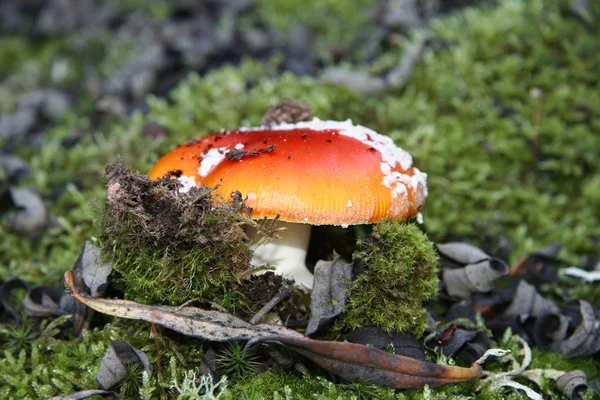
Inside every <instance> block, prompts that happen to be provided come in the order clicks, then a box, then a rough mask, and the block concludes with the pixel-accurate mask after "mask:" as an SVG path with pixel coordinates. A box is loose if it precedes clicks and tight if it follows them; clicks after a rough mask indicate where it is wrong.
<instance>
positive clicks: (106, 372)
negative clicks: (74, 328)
mask: <svg viewBox="0 0 600 400" xmlns="http://www.w3.org/2000/svg"><path fill="white" fill-rule="evenodd" d="M138 361H139V362H141V363H142V364H143V365H144V369H145V370H146V373H147V374H148V377H152V366H151V365H150V361H149V360H148V357H147V356H146V354H144V352H142V351H140V350H137V349H136V348H135V347H133V346H132V345H130V344H129V343H127V342H126V341H124V340H114V341H112V342H111V343H110V346H109V347H108V349H107V350H106V354H104V357H102V362H101V364H100V368H99V369H98V373H97V374H96V381H98V384H99V385H100V387H101V388H102V389H110V388H112V387H114V386H116V385H117V384H118V383H119V382H121V381H122V380H123V379H125V377H126V376H127V368H126V365H128V364H132V363H135V362H138Z"/></svg>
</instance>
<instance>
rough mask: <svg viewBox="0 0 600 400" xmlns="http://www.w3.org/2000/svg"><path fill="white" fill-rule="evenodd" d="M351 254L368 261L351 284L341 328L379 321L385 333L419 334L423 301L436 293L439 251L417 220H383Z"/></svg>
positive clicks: (337, 326)
mask: <svg viewBox="0 0 600 400" xmlns="http://www.w3.org/2000/svg"><path fill="white" fill-rule="evenodd" d="M353 258H354V259H355V260H358V261H359V262H360V263H361V264H362V265H364V268H365V272H363V273H362V274H360V275H358V277H356V278H355V279H354V281H353V282H352V284H351V285H350V288H349V289H348V303H347V304H346V306H345V307H344V312H343V314H342V316H341V317H340V318H339V319H338V320H337V321H336V328H337V329H341V330H344V329H355V328H359V327H362V326H365V325H375V326H378V327H380V328H381V329H382V330H383V331H385V332H405V333H411V334H413V335H414V336H416V337H420V336H421V335H422V333H423V330H424V329H425V318H426V313H425V308H424V307H423V302H424V301H426V300H428V299H431V298H432V297H434V296H435V295H436V294H437V291H438V286H439V281H438V277H437V262H438V259H437V254H436V253H435V250H434V248H433V243H432V242H431V241H429V239H427V236H426V235H425V234H423V233H422V232H421V231H420V230H419V228H418V227H417V226H416V225H414V224H407V223H404V222H390V221H386V222H381V223H379V224H377V225H375V227H374V228H373V232H372V234H371V235H370V236H368V237H366V238H364V239H359V241H358V249H357V251H356V252H355V253H354V255H353Z"/></svg>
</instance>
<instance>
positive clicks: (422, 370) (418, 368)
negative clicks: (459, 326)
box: [251, 336, 481, 388]
mask: <svg viewBox="0 0 600 400" xmlns="http://www.w3.org/2000/svg"><path fill="white" fill-rule="evenodd" d="M265 340H269V341H276V342H279V343H282V344H284V345H285V346H286V347H287V348H289V349H291V350H293V351H295V352H296V353H298V354H301V355H303V356H304V357H306V358H308V359H310V360H311V361H312V362H314V363H316V364H318V365H319V366H321V367H322V368H324V369H326V370H327V371H329V372H330V373H332V374H334V375H337V376H340V377H342V378H343V379H345V380H347V381H350V382H365V381H366V382H372V383H376V384H378V385H383V386H388V387H392V388H423V387H424V386H425V385H429V386H441V385H447V384H452V383H460V382H466V381H469V380H472V379H475V378H477V377H478V376H479V375H480V374H481V366H480V365H479V364H478V363H473V364H472V366H471V368H462V367H455V366H450V365H439V364H433V363H429V362H423V361H419V360H416V359H414V358H410V357H405V356H401V355H396V354H390V353H388V352H386V351H383V350H379V349H375V348H372V347H368V346H364V345H362V344H356V343H348V342H334V341H324V340H314V339H309V338H305V337H292V336H286V337H279V338H277V337H272V338H267V337H261V338H257V339H255V340H252V341H251V343H256V342H259V341H265Z"/></svg>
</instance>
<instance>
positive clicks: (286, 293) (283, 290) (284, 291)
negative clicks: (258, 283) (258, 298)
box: [250, 283, 291, 325]
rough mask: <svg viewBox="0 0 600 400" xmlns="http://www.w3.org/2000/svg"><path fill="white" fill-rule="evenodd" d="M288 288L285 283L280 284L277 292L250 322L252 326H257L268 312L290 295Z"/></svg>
mask: <svg viewBox="0 0 600 400" xmlns="http://www.w3.org/2000/svg"><path fill="white" fill-rule="evenodd" d="M290 293H291V291H290V286H289V285H288V284H286V283H282V284H281V287H280V288H279V292H277V294H276V295H275V296H274V297H273V298H272V299H271V300H269V302H268V303H267V304H265V305H264V306H263V308H261V309H260V310H259V311H258V312H257V313H256V315H255V316H254V317H252V319H251V320H250V323H251V324H252V325H255V324H257V323H258V322H259V321H260V320H261V319H262V318H263V317H264V316H265V315H266V314H267V313H268V312H269V311H271V310H272V309H273V307H275V306H276V305H277V304H279V302H281V301H282V300H283V299H285V298H286V297H288V296H289V295H290Z"/></svg>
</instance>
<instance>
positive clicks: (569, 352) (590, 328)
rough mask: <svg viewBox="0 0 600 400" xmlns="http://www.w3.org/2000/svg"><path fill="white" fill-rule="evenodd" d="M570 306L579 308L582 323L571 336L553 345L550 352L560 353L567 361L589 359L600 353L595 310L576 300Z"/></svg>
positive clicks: (599, 335)
mask: <svg viewBox="0 0 600 400" xmlns="http://www.w3.org/2000/svg"><path fill="white" fill-rule="evenodd" d="M577 303H578V304H577ZM570 305H571V306H574V305H578V306H579V313H580V316H581V321H580V323H579V325H578V326H577V327H576V328H575V330H574V331H573V334H571V336H569V337H567V338H566V339H564V340H560V341H557V342H554V343H551V344H550V345H549V346H548V350H550V351H555V352H558V353H560V354H562V356H563V357H564V358H567V359H572V358H581V357H589V356H591V355H593V354H595V353H597V352H598V351H600V330H599V329H598V327H597V321H596V315H595V313H594V308H593V307H592V305H591V304H590V303H588V302H587V301H584V300H576V301H575V302H573V303H571V304H570Z"/></svg>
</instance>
